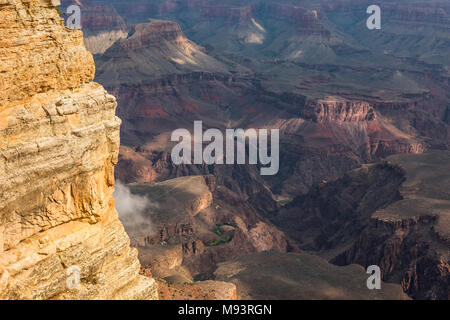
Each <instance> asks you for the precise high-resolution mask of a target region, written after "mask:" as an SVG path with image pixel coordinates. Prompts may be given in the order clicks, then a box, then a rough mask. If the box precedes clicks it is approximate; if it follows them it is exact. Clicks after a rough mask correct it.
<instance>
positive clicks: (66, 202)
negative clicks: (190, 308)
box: [0, 0, 157, 299]
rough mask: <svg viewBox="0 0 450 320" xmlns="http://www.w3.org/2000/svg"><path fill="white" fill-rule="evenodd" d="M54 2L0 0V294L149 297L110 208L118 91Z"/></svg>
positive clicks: (148, 285) (152, 289) (150, 283)
mask: <svg viewBox="0 0 450 320" xmlns="http://www.w3.org/2000/svg"><path fill="white" fill-rule="evenodd" d="M56 5H59V1H55V0H0V39H1V40H0V299H69V298H72V299H147V298H155V297H156V296H157V285H156V283H155V281H154V280H153V279H150V278H146V277H143V276H140V275H139V271H140V264H139V261H138V259H137V251H136V249H131V248H130V246H129V242H130V241H129V238H128V236H127V234H126V233H125V231H124V228H123V226H122V224H121V223H120V221H119V220H118V217H117V213H116V210H115V208H114V199H113V197H112V193H113V190H114V182H115V181H114V174H113V171H114V164H115V163H116V162H117V157H118V150H119V127H120V119H118V118H117V117H116V116H115V109H116V105H117V104H116V101H115V98H114V97H113V96H111V95H109V94H108V93H107V92H106V91H105V90H104V89H103V87H102V86H100V85H99V84H96V83H94V82H92V80H93V77H94V73H95V66H94V62H93V59H92V56H91V54H89V53H88V52H87V51H86V49H85V47H84V45H83V37H82V33H81V32H80V31H77V30H69V29H67V28H66V27H65V26H64V24H63V20H62V19H61V18H60V16H59V15H58V12H57V10H56V9H55V8H54V6H56ZM71 267H76V268H78V270H80V280H81V281H80V284H79V285H76V286H68V285H67V282H68V280H70V279H68V277H69V276H73V275H71V274H69V273H68V271H69V270H71ZM72 269H73V268H72ZM74 283H75V284H76V283H77V281H76V280H75V282H74ZM70 288H73V289H70Z"/></svg>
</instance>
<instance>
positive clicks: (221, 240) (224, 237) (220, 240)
mask: <svg viewBox="0 0 450 320" xmlns="http://www.w3.org/2000/svg"><path fill="white" fill-rule="evenodd" d="M223 226H230V227H233V228H236V225H235V224H233V223H230V222H225V223H219V224H216V225H215V227H214V229H213V231H212V232H214V233H215V234H216V235H217V236H218V238H217V239H216V240H214V241H210V242H207V243H206V246H207V247H215V246H220V245H221V244H225V243H228V242H230V241H231V236H230V235H228V234H223V233H222V231H220V228H221V227H223Z"/></svg>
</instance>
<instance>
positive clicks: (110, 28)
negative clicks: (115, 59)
mask: <svg viewBox="0 0 450 320" xmlns="http://www.w3.org/2000/svg"><path fill="white" fill-rule="evenodd" d="M71 5H77V6H80V9H81V13H82V14H81V27H82V29H83V33H84V43H85V45H86V48H87V49H88V50H89V52H91V53H92V54H102V53H104V52H105V51H106V50H107V49H108V48H109V47H111V46H112V45H113V43H114V42H116V41H117V40H119V39H124V38H126V37H127V35H128V27H127V24H126V22H125V20H124V19H123V18H122V17H121V16H120V15H119V14H118V13H117V11H116V9H115V8H114V7H113V6H112V5H108V4H102V5H97V4H95V3H92V1H80V0H77V1H74V0H63V1H61V6H60V10H61V11H62V12H65V11H66V10H67V8H68V7H69V6H71Z"/></svg>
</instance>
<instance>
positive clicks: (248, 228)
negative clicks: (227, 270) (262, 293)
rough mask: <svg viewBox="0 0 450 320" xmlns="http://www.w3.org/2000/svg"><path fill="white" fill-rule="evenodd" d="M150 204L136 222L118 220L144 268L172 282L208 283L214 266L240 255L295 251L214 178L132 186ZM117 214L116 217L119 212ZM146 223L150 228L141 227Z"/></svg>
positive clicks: (281, 234)
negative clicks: (203, 281)
mask: <svg viewBox="0 0 450 320" xmlns="http://www.w3.org/2000/svg"><path fill="white" fill-rule="evenodd" d="M128 187H129V188H130V190H131V192H132V194H135V195H139V196H141V197H142V196H143V197H145V198H146V199H148V200H149V201H150V203H149V205H148V207H147V208H146V209H145V210H144V211H143V212H142V213H141V217H137V216H131V217H129V216H127V217H125V218H126V219H122V221H123V222H124V225H125V228H126V230H127V232H128V234H130V237H131V239H132V244H133V245H134V246H136V247H137V248H138V250H139V258H140V261H141V262H142V264H143V265H144V267H148V268H150V269H151V270H152V273H153V275H154V276H155V277H157V278H160V279H166V280H170V281H172V282H181V284H183V283H185V282H192V280H193V279H209V275H210V274H211V272H212V271H213V270H214V268H215V266H216V264H217V263H218V262H223V261H227V260H229V259H233V258H236V257H238V256H240V255H242V254H244V253H251V252H262V251H267V250H277V251H280V252H286V251H292V250H295V247H294V246H293V245H292V242H291V241H290V240H289V239H288V238H287V237H286V236H285V235H284V234H283V232H280V231H279V230H277V229H276V228H275V227H274V226H273V225H272V224H271V223H270V221H268V220H267V219H264V218H263V217H262V216H261V215H260V214H258V213H257V212H256V210H255V209H254V208H252V207H251V206H250V205H249V204H248V203H246V202H245V201H243V200H242V199H241V197H239V195H237V194H235V193H234V192H232V191H231V190H229V189H227V188H225V187H223V186H217V184H216V179H215V177H214V176H212V175H210V176H205V177H203V176H194V177H182V178H177V179H171V180H166V181H164V182H160V183H151V184H147V183H134V184H130V185H129V186H128ZM119 214H120V211H119ZM136 221H147V222H149V221H151V224H152V228H149V227H148V226H146V225H145V223H135V222H136Z"/></svg>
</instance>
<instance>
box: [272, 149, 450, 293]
mask: <svg viewBox="0 0 450 320" xmlns="http://www.w3.org/2000/svg"><path fill="white" fill-rule="evenodd" d="M449 160H450V153H449V152H448V151H433V152H428V153H424V154H418V155H394V156H391V157H388V158H387V161H386V162H383V163H380V164H372V165H367V166H363V167H362V168H360V169H356V170H354V171H351V172H349V173H347V174H346V175H345V176H344V177H343V178H341V179H338V180H336V181H334V182H330V183H324V184H322V185H321V186H319V187H317V188H315V189H313V190H312V191H310V193H308V194H306V195H303V196H300V197H298V198H296V199H294V201H292V202H291V203H290V204H288V205H287V206H285V207H284V208H282V209H281V210H280V211H279V213H278V215H277V216H276V218H275V219H274V222H275V224H276V225H277V226H279V227H280V228H281V229H282V230H284V231H285V232H286V233H287V234H288V235H290V236H291V237H292V238H294V239H295V240H297V242H298V243H299V245H300V247H301V248H302V249H304V250H308V251H314V252H316V253H318V254H320V255H322V256H324V257H326V258H327V259H328V260H330V261H331V262H332V263H334V264H337V265H347V264H351V263H357V264H360V265H363V266H365V267H368V266H370V265H378V266H380V268H381V270H382V277H383V280H385V281H388V282H394V283H399V284H401V285H402V287H403V289H404V291H405V292H406V293H408V294H409V295H410V296H411V297H413V298H416V299H444V300H445V299H448V297H449V293H450V282H449V281H450V264H449V259H450V242H449V231H450V224H449V221H450V220H449V212H450V210H449V208H450V207H449V199H450V196H449V192H448V190H449V181H450V180H449V174H448V173H449V170H448V169H449V168H448V167H449V163H450V161H449Z"/></svg>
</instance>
